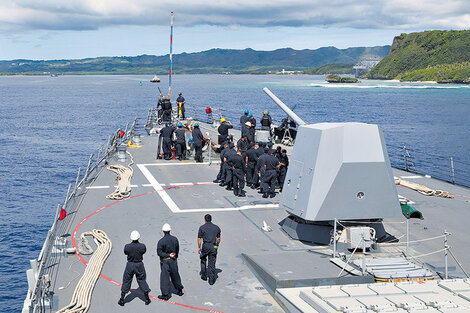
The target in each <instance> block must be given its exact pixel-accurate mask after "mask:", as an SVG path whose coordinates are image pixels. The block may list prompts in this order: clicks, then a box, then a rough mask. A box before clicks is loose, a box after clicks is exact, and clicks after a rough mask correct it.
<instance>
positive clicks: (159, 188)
mask: <svg viewBox="0 0 470 313" xmlns="http://www.w3.org/2000/svg"><path fill="white" fill-rule="evenodd" d="M137 167H138V168H139V169H140V171H141V172H142V174H144V176H145V178H147V180H148V181H149V183H150V184H151V185H152V186H153V188H154V189H155V190H156V191H157V193H158V195H159V196H160V197H161V198H162V200H163V202H165V204H166V205H167V206H168V208H169V209H170V210H171V212H173V213H176V212H179V211H180V208H179V207H178V206H177V205H176V203H175V202H174V201H173V199H171V197H170V196H169V195H168V193H167V192H166V191H165V190H162V185H160V183H159V182H158V181H157V180H156V179H155V177H153V175H152V173H150V171H149V170H148V169H147V168H146V167H145V165H144V164H137Z"/></svg>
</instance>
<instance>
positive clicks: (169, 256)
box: [157, 224, 184, 300]
mask: <svg viewBox="0 0 470 313" xmlns="http://www.w3.org/2000/svg"><path fill="white" fill-rule="evenodd" d="M162 231H163V233H164V236H163V238H162V239H160V240H159V241H158V244H157V254H158V256H159V257H160V270H161V272H160V290H161V291H162V294H161V295H159V296H158V299H161V300H168V299H170V298H171V294H170V279H171V283H172V284H173V286H174V287H175V289H176V290H177V293H176V294H177V295H178V296H182V295H183V288H184V287H183V285H182V284H181V278H180V274H179V272H178V263H177V259H178V253H179V249H180V247H179V242H178V239H177V238H176V237H175V236H172V235H170V231H171V226H170V225H169V224H164V225H163V227H162Z"/></svg>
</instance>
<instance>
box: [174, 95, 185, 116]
mask: <svg viewBox="0 0 470 313" xmlns="http://www.w3.org/2000/svg"><path fill="white" fill-rule="evenodd" d="M185 103H186V100H185V99H184V97H183V94H182V93H181V92H180V93H179V95H178V98H176V105H177V110H178V111H177V112H176V114H177V117H178V118H179V117H180V116H181V118H182V119H183V120H184V119H185V116H184V111H185V108H184V104H185Z"/></svg>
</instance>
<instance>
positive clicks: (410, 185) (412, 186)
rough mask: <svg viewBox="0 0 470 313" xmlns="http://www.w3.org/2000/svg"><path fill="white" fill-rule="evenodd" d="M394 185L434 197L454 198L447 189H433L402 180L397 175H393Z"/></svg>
mask: <svg viewBox="0 0 470 313" xmlns="http://www.w3.org/2000/svg"><path fill="white" fill-rule="evenodd" d="M395 185H400V186H403V187H406V188H410V189H413V190H416V191H417V192H419V193H420V194H422V195H425V196H436V197H442V198H450V199H453V198H454V196H453V195H451V194H450V193H448V192H447V191H443V190H434V189H431V188H429V187H426V186H423V185H420V184H417V183H414V182H410V181H407V180H403V179H401V178H398V177H395Z"/></svg>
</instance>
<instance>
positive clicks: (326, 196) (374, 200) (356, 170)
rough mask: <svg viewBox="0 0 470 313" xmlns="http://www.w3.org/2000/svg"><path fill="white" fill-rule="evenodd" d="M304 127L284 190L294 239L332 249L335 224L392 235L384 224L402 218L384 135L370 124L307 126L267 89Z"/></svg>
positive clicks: (287, 224) (289, 230)
mask: <svg viewBox="0 0 470 313" xmlns="http://www.w3.org/2000/svg"><path fill="white" fill-rule="evenodd" d="M263 90H264V91H265V92H266V93H267V94H268V95H269V96H270V97H271V99H273V100H274V102H276V103H277V104H278V105H279V107H280V108H281V109H282V110H283V111H284V112H285V113H287V114H288V115H289V117H290V118H291V119H292V120H293V121H295V122H296V123H297V125H298V130H297V137H296V140H295V144H294V147H293V150H292V155H291V157H290V160H289V168H288V170H287V175H286V179H285V182H284V186H283V188H282V195H281V200H280V206H281V207H282V208H284V209H285V210H286V211H287V212H288V213H289V216H288V217H287V218H286V219H284V220H283V221H282V222H281V224H282V228H283V229H284V230H285V231H286V232H287V233H288V234H289V235H290V236H291V237H293V238H294V239H299V240H304V241H310V242H316V243H321V244H328V243H330V240H331V235H332V230H333V225H334V223H335V222H334V221H335V219H336V220H337V221H340V222H341V224H342V225H348V226H353V227H354V226H362V227H364V226H369V227H371V228H374V229H375V234H376V236H377V238H381V237H384V236H385V235H386V233H385V230H384V228H383V225H382V224H381V223H380V221H381V220H382V219H383V218H397V217H400V216H401V209H400V204H399V200H398V194H397V190H396V187H395V183H394V179H393V174H392V169H391V166H390V160H389V158H388V153H387V149H386V145H385V140H384V137H383V133H382V130H381V129H380V127H379V126H378V125H374V124H365V123H319V124H307V123H305V122H304V121H303V120H302V119H301V118H300V117H298V116H297V115H296V114H295V113H294V112H292V111H291V110H290V109H289V108H288V107H287V106H286V105H285V104H284V103H283V102H282V101H281V100H279V98H277V97H276V96H275V95H274V94H273V93H272V92H271V91H270V90H269V89H267V88H264V89H263Z"/></svg>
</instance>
